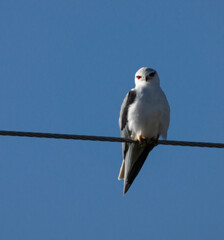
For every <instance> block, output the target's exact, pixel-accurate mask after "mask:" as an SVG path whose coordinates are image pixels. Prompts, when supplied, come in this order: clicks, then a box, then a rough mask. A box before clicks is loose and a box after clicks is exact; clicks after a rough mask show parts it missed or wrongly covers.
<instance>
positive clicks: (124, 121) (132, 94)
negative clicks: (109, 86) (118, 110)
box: [121, 90, 136, 130]
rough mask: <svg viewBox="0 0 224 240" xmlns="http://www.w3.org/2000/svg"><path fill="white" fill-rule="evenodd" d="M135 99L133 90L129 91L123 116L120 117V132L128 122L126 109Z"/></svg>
mask: <svg viewBox="0 0 224 240" xmlns="http://www.w3.org/2000/svg"><path fill="white" fill-rule="evenodd" d="M135 98H136V91H135V90H131V91H129V93H128V98H127V102H126V106H125V108H124V111H123V115H122V121H121V123H122V124H121V130H123V129H124V128H125V126H126V124H127V122H128V109H129V106H130V105H131V104H132V103H133V102H134V101H135Z"/></svg>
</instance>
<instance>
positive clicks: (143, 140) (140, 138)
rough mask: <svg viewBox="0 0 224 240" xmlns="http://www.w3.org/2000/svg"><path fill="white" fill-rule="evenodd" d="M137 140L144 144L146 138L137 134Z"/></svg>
mask: <svg viewBox="0 0 224 240" xmlns="http://www.w3.org/2000/svg"><path fill="white" fill-rule="evenodd" d="M137 140H138V142H139V143H140V144H145V143H147V138H146V137H144V136H139V137H138V138H137Z"/></svg>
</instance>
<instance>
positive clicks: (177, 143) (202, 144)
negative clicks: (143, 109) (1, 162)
mask: <svg viewBox="0 0 224 240" xmlns="http://www.w3.org/2000/svg"><path fill="white" fill-rule="evenodd" d="M0 135H2V136H17V137H37V138H54V139H72V140H88V141H103V142H128V143H137V141H135V140H133V139H129V138H120V137H104V136H89V135H74V134H59V133H40V132H21V131H0ZM152 142H153V141H152ZM154 143H155V142H154ZM158 144H161V145H173V146H188V147H209V148H224V143H208V142H189V141H171V140H159V141H158Z"/></svg>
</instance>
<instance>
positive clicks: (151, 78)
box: [135, 67, 159, 85]
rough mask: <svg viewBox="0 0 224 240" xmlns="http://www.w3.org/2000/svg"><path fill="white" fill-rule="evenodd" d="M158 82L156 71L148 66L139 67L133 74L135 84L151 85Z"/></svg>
mask: <svg viewBox="0 0 224 240" xmlns="http://www.w3.org/2000/svg"><path fill="white" fill-rule="evenodd" d="M156 83H157V84H159V77H158V74H157V72H156V71H155V70H154V69H152V68H148V67H143V68H140V69H139V70H138V71H137V72H136V74H135V84H136V85H153V84H156Z"/></svg>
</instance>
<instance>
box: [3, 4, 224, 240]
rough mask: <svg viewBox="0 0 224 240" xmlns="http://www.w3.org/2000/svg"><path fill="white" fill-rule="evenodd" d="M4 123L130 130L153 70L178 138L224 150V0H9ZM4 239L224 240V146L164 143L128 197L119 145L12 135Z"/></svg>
mask: <svg viewBox="0 0 224 240" xmlns="http://www.w3.org/2000/svg"><path fill="white" fill-rule="evenodd" d="M0 8H1V15H0V31H1V35H0V52H1V58H0V79H1V80H0V81H1V87H0V103H1V104H0V129H2V130H21V131H42V132H57V133H73V134H92V135H106V136H119V135H120V132H119V128H118V116H119V111H120V105H121V103H122V101H123V98H124V96H125V94H126V93H127V92H128V91H129V89H130V88H133V87H134V74H135V72H136V71H137V70H138V68H140V67H142V66H148V67H152V68H155V69H156V70H157V71H158V73H159V76H160V80H161V86H162V88H163V90H164V91H165V93H166V95H167V98H168V100H169V103H170V106H171V124H170V129H169V134H168V139H170V140H171V139H172V140H190V141H211V142H224V95H223V88H224V83H223V82H224V77H223V66H224V46H223V42H224V28H223V23H224V14H223V9H224V2H223V1H221V0H215V1H208V0H196V1H195V0H194V1H193V0H191V1H183V0H181V1H180V0H171V1H160V0H159V1H158V0H152V1H146V0H145V1H137V0H136V1H134V0H130V1H123V0H119V1H118V0H115V1H108V0H101V1H98V0H95V1H86V0H77V1H75V0H73V1H72V0H68V1H58V0H54V1H48V0H45V1H42V0H36V1H34V0H29V1H28V0H27V1H24V0H21V1H15V0H14V1H13V0H12V1H11V0H2V1H1V3H0ZM0 146H1V147H0V149H1V150H0V193H1V197H0V213H1V214H0V226H1V229H0V239H3V240H17V239H18V240H20V239H21V240H30V239H32V240H39V239H42V240H49V239H52V240H61V239H66V240H70V239H81V240H86V239H108V240H110V239H129V240H132V239H150V240H161V239H166V240H169V239H172V240H174V239H178V240H179V239H182V240H188V239H191V240H192V239H193V240H194V239H197V240H198V239H205V240H210V239H223V238H224V227H223V223H224V207H223V203H224V188H223V185H224V174H223V173H224V150H222V149H201V148H190V147H185V148H184V147H171V146H158V147H157V148H156V149H155V150H153V151H152V152H151V153H150V155H149V157H148V159H147V162H146V163H145V165H144V167H143V169H142V170H141V172H140V174H139V175H138V177H137V178H136V180H135V182H134V184H133V185H132V187H131V188H130V190H129V192H128V193H127V195H126V196H125V197H123V195H122V188H123V183H122V182H119V181H118V180H117V176H118V172H119V168H120V164H121V161H122V154H121V144H120V143H103V142H82V141H68V140H47V139H30V138H18V137H0Z"/></svg>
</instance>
